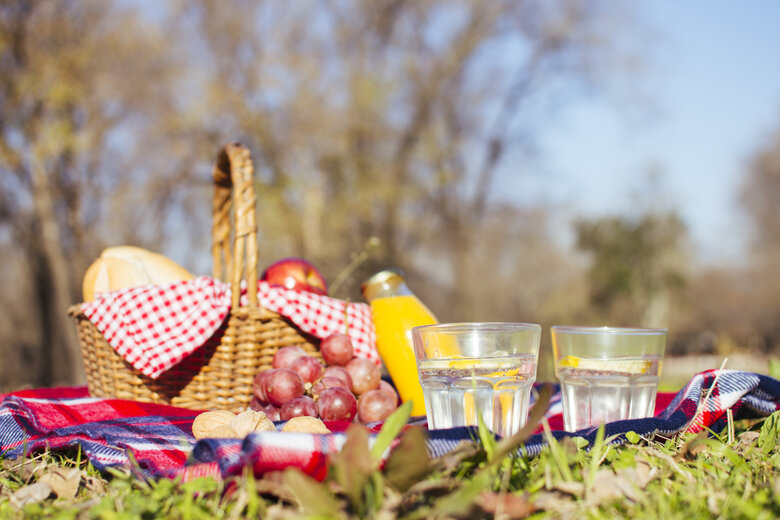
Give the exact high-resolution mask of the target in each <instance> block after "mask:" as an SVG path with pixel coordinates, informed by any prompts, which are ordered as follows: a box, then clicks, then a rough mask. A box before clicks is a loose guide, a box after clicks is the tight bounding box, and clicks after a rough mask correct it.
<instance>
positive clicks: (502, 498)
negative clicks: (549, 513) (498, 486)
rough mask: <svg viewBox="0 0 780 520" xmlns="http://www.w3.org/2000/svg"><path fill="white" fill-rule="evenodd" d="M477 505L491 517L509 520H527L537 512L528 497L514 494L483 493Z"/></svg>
mask: <svg viewBox="0 0 780 520" xmlns="http://www.w3.org/2000/svg"><path fill="white" fill-rule="evenodd" d="M477 503H478V504H479V506H480V507H481V508H482V509H483V510H484V511H485V512H486V513H489V514H490V515H491V516H493V517H501V518H508V519H513V518H525V517H527V516H528V515H530V514H531V513H534V512H535V511H536V510H537V508H536V506H535V505H534V504H533V502H530V501H529V500H528V497H527V496H524V495H515V494H512V493H495V492H492V491H483V492H482V494H480V495H479V498H478V500H477Z"/></svg>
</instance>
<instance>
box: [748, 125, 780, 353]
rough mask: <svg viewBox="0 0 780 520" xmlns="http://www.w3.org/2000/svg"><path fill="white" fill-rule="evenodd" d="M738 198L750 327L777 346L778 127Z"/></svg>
mask: <svg viewBox="0 0 780 520" xmlns="http://www.w3.org/2000/svg"><path fill="white" fill-rule="evenodd" d="M741 201H742V204H743V207H744V208H745V211H746V213H747V215H748V218H749V220H750V222H751V224H752V228H751V230H752V234H751V236H750V237H749V239H750V244H751V250H750V251H751V255H750V262H749V266H750V269H749V274H748V280H749V281H750V287H749V294H750V299H751V301H752V302H753V313H752V314H751V315H750V319H751V321H752V325H753V328H754V330H756V331H758V332H759V334H760V335H761V336H762V338H763V343H764V344H765V345H766V348H768V349H770V350H772V351H775V352H776V351H777V350H778V349H780V276H778V265H780V126H779V127H778V128H777V129H776V130H775V131H774V132H773V133H772V134H771V135H770V136H769V137H768V139H767V141H766V142H765V143H762V144H761V145H760V146H759V148H758V149H757V150H756V152H755V154H754V157H753V159H752V161H751V163H750V165H749V171H748V175H747V176H746V178H745V181H744V184H743V186H742V192H741Z"/></svg>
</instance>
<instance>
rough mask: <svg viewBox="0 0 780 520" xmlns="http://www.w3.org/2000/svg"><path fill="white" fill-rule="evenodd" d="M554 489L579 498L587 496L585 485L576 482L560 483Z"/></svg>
mask: <svg viewBox="0 0 780 520" xmlns="http://www.w3.org/2000/svg"><path fill="white" fill-rule="evenodd" d="M553 489H555V490H556V491H560V492H561V493H566V494H567V495H571V496H573V497H577V498H579V497H581V496H582V495H584V494H585V484H583V483H582V482H576V481H574V480H569V481H566V482H558V483H557V484H555V486H554V487H553Z"/></svg>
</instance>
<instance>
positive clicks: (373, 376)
mask: <svg viewBox="0 0 780 520" xmlns="http://www.w3.org/2000/svg"><path fill="white" fill-rule="evenodd" d="M344 368H346V369H347V372H349V375H350V377H351V378H352V391H353V392H354V393H355V394H357V395H360V394H362V393H363V392H367V391H369V390H373V389H375V388H378V387H379V379H380V378H381V377H382V373H381V372H380V371H379V367H378V366H376V365H375V364H374V363H373V362H371V361H369V360H367V359H364V358H358V357H356V358H352V360H351V361H350V362H349V363H347V365H346V366H345V367H344Z"/></svg>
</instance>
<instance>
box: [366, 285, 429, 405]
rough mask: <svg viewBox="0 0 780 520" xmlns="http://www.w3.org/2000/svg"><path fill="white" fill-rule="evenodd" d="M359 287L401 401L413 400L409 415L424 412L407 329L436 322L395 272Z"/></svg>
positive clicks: (381, 353)
mask: <svg viewBox="0 0 780 520" xmlns="http://www.w3.org/2000/svg"><path fill="white" fill-rule="evenodd" d="M361 289H362V290H363V295H364V296H365V297H366V299H367V300H368V302H369V304H370V305H371V311H372V315H373V321H374V328H375V329H376V346H377V350H378V351H379V355H380V356H381V357H382V361H384V364H385V366H386V367H387V371H388V372H389V373H390V377H392V378H393V383H394V384H395V387H396V389H397V390H398V394H399V396H400V397H401V400H402V401H412V402H413V405H412V415H425V401H424V398H423V391H422V387H421V386H420V379H419V377H418V375H417V362H416V361H415V357H414V347H413V346H412V335H411V331H412V328H413V327H417V326H418V325H432V324H434V323H438V321H437V320H436V317H435V316H434V315H433V313H431V311H430V310H428V308H427V307H426V306H425V305H424V304H423V303H422V302H421V301H420V300H419V299H418V298H417V297H416V296H415V295H414V294H412V293H411V291H409V289H408V288H407V287H406V284H405V283H404V279H403V275H402V274H401V273H400V272H398V271H394V270H388V271H382V272H380V273H377V274H376V275H374V276H373V277H371V278H370V279H369V280H368V281H367V282H365V283H364V284H363V286H362V287H361Z"/></svg>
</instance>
